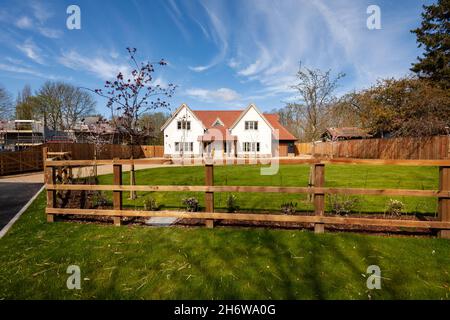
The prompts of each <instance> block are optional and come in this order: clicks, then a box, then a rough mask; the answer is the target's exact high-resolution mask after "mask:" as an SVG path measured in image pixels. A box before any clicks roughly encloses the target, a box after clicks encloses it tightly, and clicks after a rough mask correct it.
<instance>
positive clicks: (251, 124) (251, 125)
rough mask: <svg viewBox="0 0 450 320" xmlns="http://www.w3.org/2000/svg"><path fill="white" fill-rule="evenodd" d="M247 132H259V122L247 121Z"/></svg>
mask: <svg viewBox="0 0 450 320" xmlns="http://www.w3.org/2000/svg"><path fill="white" fill-rule="evenodd" d="M244 125H245V130H258V121H245V123H244Z"/></svg>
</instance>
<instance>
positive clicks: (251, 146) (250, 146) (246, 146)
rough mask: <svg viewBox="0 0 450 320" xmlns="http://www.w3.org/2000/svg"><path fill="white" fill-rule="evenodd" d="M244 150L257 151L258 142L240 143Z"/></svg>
mask: <svg viewBox="0 0 450 320" xmlns="http://www.w3.org/2000/svg"><path fill="white" fill-rule="evenodd" d="M242 149H243V150H244V152H255V151H256V152H259V150H260V148H259V142H244V143H243V144H242Z"/></svg>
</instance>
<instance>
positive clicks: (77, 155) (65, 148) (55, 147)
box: [46, 143, 164, 160]
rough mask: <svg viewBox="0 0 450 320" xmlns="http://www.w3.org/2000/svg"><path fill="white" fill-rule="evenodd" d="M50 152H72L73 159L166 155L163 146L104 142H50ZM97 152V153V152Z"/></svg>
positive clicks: (48, 145)
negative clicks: (96, 143) (102, 143)
mask: <svg viewBox="0 0 450 320" xmlns="http://www.w3.org/2000/svg"><path fill="white" fill-rule="evenodd" d="M46 147H48V150H49V151H50V152H70V153H71V155H72V159H75V160H81V159H94V157H95V156H96V157H97V159H114V158H119V159H129V158H131V157H132V156H133V157H134V158H154V157H162V156H163V155H164V147H163V146H128V145H120V144H104V145H99V146H97V147H96V146H95V145H94V144H89V143H48V144H46ZM95 153H97V154H95Z"/></svg>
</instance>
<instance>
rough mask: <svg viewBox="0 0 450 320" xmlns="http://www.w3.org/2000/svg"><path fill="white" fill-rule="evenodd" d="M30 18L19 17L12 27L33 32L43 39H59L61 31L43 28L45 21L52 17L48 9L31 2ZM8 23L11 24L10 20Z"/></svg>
mask: <svg viewBox="0 0 450 320" xmlns="http://www.w3.org/2000/svg"><path fill="white" fill-rule="evenodd" d="M31 8H32V15H33V18H32V17H29V16H21V17H19V18H18V19H17V20H16V21H15V22H14V25H15V26H16V27H17V28H19V29H26V30H33V31H36V32H38V33H39V34H41V35H42V36H44V37H47V38H51V39H56V38H60V37H61V36H62V34H63V32H62V30H59V29H54V28H50V27H48V26H45V23H46V22H47V20H48V19H49V18H50V17H52V16H53V13H51V11H49V9H48V8H46V7H44V6H43V5H42V4H41V3H38V2H32V3H31ZM10 22H13V21H12V20H10Z"/></svg>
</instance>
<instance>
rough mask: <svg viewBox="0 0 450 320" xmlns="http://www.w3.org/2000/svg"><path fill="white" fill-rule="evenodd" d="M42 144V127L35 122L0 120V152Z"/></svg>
mask: <svg viewBox="0 0 450 320" xmlns="http://www.w3.org/2000/svg"><path fill="white" fill-rule="evenodd" d="M43 142H44V126H43V125H42V122H40V121H35V120H11V121H6V120H0V151H1V150H10V151H15V150H21V149H24V148H27V147H30V146H35V145H39V144H42V143H43Z"/></svg>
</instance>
